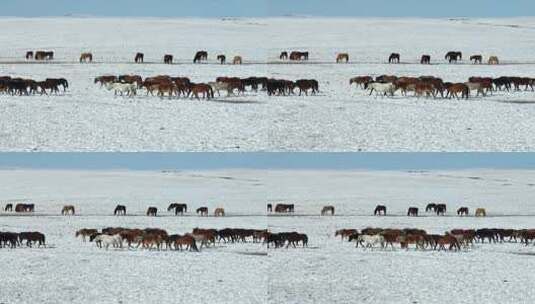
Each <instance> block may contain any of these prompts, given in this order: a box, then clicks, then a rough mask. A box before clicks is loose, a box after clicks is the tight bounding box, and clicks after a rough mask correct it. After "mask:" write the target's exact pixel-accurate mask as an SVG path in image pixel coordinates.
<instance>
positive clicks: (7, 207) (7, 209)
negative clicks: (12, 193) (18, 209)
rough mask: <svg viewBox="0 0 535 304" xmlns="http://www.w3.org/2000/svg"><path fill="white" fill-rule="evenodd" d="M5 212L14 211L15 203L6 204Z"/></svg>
mask: <svg viewBox="0 0 535 304" xmlns="http://www.w3.org/2000/svg"><path fill="white" fill-rule="evenodd" d="M4 211H5V212H12V211H13V204H6V207H5V208H4Z"/></svg>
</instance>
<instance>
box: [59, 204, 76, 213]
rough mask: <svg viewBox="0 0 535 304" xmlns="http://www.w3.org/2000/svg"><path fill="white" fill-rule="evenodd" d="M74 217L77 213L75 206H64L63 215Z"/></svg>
mask: <svg viewBox="0 0 535 304" xmlns="http://www.w3.org/2000/svg"><path fill="white" fill-rule="evenodd" d="M69 214H71V215H74V214H75V211H74V206H73V205H66V206H63V209H61V215H69Z"/></svg>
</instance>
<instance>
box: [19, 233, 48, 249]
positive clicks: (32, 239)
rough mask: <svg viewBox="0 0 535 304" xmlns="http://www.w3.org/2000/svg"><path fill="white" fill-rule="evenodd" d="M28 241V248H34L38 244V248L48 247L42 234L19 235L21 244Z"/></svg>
mask: <svg viewBox="0 0 535 304" xmlns="http://www.w3.org/2000/svg"><path fill="white" fill-rule="evenodd" d="M23 241H26V246H28V247H32V245H35V244H38V247H41V246H43V247H46V244H45V235H44V234H42V233H41V232H21V233H19V242H20V243H22V242H23Z"/></svg>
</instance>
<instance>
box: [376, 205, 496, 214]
mask: <svg viewBox="0 0 535 304" xmlns="http://www.w3.org/2000/svg"><path fill="white" fill-rule="evenodd" d="M418 212H419V209H418V207H414V206H411V207H409V208H408V209H407V216H418ZM425 212H432V213H435V214H436V215H446V212H447V206H446V204H442V203H429V204H427V206H425ZM474 214H475V216H476V217H485V216H487V210H486V209H485V208H476V210H475V213H474ZM373 215H383V216H385V215H386V206H385V205H377V206H376V207H375V209H374V210H373ZM457 215H458V216H468V215H470V208H468V207H465V206H462V207H459V208H458V209H457Z"/></svg>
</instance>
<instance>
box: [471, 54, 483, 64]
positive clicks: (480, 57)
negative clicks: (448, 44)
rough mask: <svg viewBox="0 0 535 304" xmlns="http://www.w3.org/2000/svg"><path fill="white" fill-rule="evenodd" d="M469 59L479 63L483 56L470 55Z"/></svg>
mask: <svg viewBox="0 0 535 304" xmlns="http://www.w3.org/2000/svg"><path fill="white" fill-rule="evenodd" d="M470 61H472V62H474V64H476V63H479V64H481V63H482V62H483V56H481V55H472V56H470Z"/></svg>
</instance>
